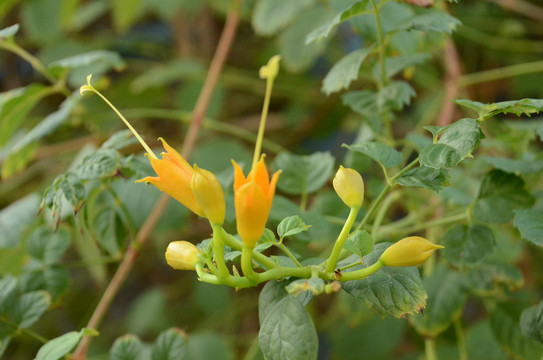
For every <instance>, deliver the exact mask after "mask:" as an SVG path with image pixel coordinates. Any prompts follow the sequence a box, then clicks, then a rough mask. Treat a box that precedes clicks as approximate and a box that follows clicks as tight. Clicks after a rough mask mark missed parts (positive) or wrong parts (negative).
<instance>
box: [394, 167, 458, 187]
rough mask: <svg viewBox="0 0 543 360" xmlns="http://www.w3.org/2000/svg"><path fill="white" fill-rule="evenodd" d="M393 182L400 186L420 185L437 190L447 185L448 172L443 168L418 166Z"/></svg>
mask: <svg viewBox="0 0 543 360" xmlns="http://www.w3.org/2000/svg"><path fill="white" fill-rule="evenodd" d="M395 182H396V183H397V184H399V185H402V186H410V187H420V188H425V189H429V190H433V191H435V192H439V190H441V189H443V188H444V187H445V186H447V185H449V174H448V172H447V171H446V170H445V169H432V168H429V167H426V166H419V167H416V168H414V169H411V170H409V171H408V172H406V173H405V174H403V175H402V176H401V177H400V178H398V179H396V180H395Z"/></svg>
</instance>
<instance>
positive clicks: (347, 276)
mask: <svg viewBox="0 0 543 360" xmlns="http://www.w3.org/2000/svg"><path fill="white" fill-rule="evenodd" d="M383 266H384V264H383V263H382V262H381V260H379V261H377V262H376V263H374V264H372V265H370V266H368V267H366V268H364V269H360V270H355V271H349V272H346V273H342V274H341V277H340V278H339V279H338V280H341V281H350V280H359V279H363V278H365V277H367V276H370V275H371V274H373V273H374V272H376V271H377V270H379V269H380V268H382V267H383Z"/></svg>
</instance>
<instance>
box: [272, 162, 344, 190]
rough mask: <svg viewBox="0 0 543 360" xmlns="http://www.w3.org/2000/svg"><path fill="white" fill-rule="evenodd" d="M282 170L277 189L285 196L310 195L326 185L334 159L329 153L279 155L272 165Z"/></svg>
mask: <svg viewBox="0 0 543 360" xmlns="http://www.w3.org/2000/svg"><path fill="white" fill-rule="evenodd" d="M272 166H273V168H274V169H276V170H278V169H282V170H283V172H282V173H281V176H279V182H278V184H277V187H278V188H279V189H280V190H282V191H284V192H286V193H287V194H294V195H299V194H302V193H306V194H310V193H313V192H315V191H317V190H319V189H320V188H321V187H323V186H324V184H326V182H327V181H328V179H329V178H330V176H331V175H332V170H333V168H334V157H333V156H332V155H331V154H330V153H329V152H315V153H313V154H311V155H293V154H288V153H281V154H279V156H277V157H276V158H275V160H274V162H273V164H272Z"/></svg>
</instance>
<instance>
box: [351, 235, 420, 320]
mask: <svg viewBox="0 0 543 360" xmlns="http://www.w3.org/2000/svg"><path fill="white" fill-rule="evenodd" d="M389 245H391V244H390V243H380V244H377V245H375V247H374V250H373V251H372V252H371V253H370V254H369V255H367V256H365V257H364V259H363V260H364V265H363V266H369V265H372V264H373V263H375V262H376V261H378V260H379V258H380V256H381V254H382V253H383V252H384V251H385V249H386V248H387V247H388V246H389ZM353 269H357V268H353ZM343 288H344V289H345V290H346V291H347V292H348V293H349V294H351V295H353V296H354V297H356V298H359V299H362V300H363V301H364V302H365V303H366V305H367V306H368V307H370V308H372V309H374V310H376V311H378V312H379V313H380V314H381V315H392V316H394V317H397V318H401V317H404V316H405V315H407V314H412V313H415V312H419V311H421V310H422V309H423V308H424V307H425V306H426V298H427V295H426V291H425V290H424V288H423V286H422V280H421V279H420V275H419V271H418V269H417V268H416V267H388V266H387V267H383V268H382V269H380V270H379V271H377V272H376V273H374V274H372V275H371V276H368V277H366V278H364V279H361V280H353V281H347V282H346V283H345V284H344V285H343Z"/></svg>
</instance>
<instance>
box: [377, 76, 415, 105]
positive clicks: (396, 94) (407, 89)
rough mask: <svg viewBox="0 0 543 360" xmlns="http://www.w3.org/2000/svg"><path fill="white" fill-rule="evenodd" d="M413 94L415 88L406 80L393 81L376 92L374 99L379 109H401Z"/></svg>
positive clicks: (409, 102) (409, 101)
mask: <svg viewBox="0 0 543 360" xmlns="http://www.w3.org/2000/svg"><path fill="white" fill-rule="evenodd" d="M415 95H416V93H415V90H413V88H412V87H411V85H409V83H408V82H406V81H394V82H392V83H390V84H388V85H387V86H385V87H384V88H382V89H381V91H379V92H378V93H377V97H376V100H375V101H376V103H377V107H378V108H379V109H381V110H384V109H386V108H390V109H392V110H402V109H403V108H404V106H405V105H409V104H411V98H412V97H413V96H415Z"/></svg>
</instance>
